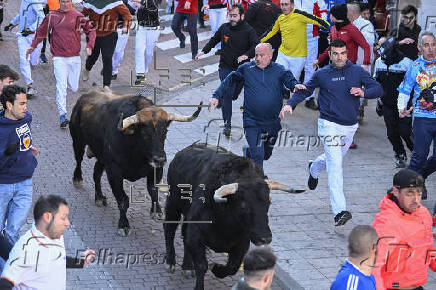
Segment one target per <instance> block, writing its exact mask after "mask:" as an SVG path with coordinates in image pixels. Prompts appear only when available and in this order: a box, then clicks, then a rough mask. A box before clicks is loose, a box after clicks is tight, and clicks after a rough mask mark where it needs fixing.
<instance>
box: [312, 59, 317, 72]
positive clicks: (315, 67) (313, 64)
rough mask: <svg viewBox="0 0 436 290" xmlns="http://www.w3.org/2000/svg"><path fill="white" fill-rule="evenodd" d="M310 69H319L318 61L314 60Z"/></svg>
mask: <svg viewBox="0 0 436 290" xmlns="http://www.w3.org/2000/svg"><path fill="white" fill-rule="evenodd" d="M312 67H313V69H315V70H317V69H318V67H319V63H318V60H315V61H314V62H313V63H312Z"/></svg>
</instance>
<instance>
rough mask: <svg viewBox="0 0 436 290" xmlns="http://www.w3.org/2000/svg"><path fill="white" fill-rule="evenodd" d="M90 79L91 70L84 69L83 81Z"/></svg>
mask: <svg viewBox="0 0 436 290" xmlns="http://www.w3.org/2000/svg"><path fill="white" fill-rule="evenodd" d="M87 80H89V70H86V69H84V70H83V74H82V81H84V82H86V81H87Z"/></svg>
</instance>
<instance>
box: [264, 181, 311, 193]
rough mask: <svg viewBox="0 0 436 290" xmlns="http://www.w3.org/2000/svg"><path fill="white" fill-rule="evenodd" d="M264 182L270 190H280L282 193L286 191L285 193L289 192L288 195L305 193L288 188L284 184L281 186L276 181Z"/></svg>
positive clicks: (302, 190)
mask: <svg viewBox="0 0 436 290" xmlns="http://www.w3.org/2000/svg"><path fill="white" fill-rule="evenodd" d="M265 182H266V184H268V187H269V189H270V190H282V191H286V192H289V193H302V192H305V190H304V189H294V188H290V187H289V186H287V185H286V184H283V183H280V182H277V181H273V180H268V179H265Z"/></svg>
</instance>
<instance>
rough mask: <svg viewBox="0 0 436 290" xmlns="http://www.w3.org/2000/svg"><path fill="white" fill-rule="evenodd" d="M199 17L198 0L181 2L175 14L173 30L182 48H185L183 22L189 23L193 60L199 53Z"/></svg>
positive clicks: (183, 0)
mask: <svg viewBox="0 0 436 290" xmlns="http://www.w3.org/2000/svg"><path fill="white" fill-rule="evenodd" d="M197 17H198V1H197V0H180V1H179V4H178V5H177V8H176V13H174V17H173V21H172V23H171V29H172V30H173V31H174V34H175V35H176V36H177V38H178V39H179V40H180V48H185V39H186V37H185V35H184V34H183V33H182V30H181V26H182V24H183V21H184V20H185V19H187V21H188V31H189V37H190V38H191V53H192V59H195V56H196V55H197V52H198V36H197Z"/></svg>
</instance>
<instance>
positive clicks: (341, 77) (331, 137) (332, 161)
mask: <svg viewBox="0 0 436 290" xmlns="http://www.w3.org/2000/svg"><path fill="white" fill-rule="evenodd" d="M329 55H330V60H331V62H332V63H331V64H330V65H328V66H325V67H324V68H322V69H320V70H318V71H317V72H315V74H314V75H313V77H312V79H311V80H310V81H309V82H308V83H307V84H306V86H307V90H304V91H298V92H297V93H296V94H294V95H293V96H292V98H291V99H290V100H289V101H288V104H287V105H286V106H284V107H283V109H282V111H281V113H280V116H281V117H282V118H284V115H285V113H286V112H289V113H290V114H291V115H292V110H293V109H292V108H295V106H297V104H298V103H300V102H301V101H303V100H304V98H306V97H308V96H310V94H312V92H313V91H314V90H315V88H317V87H319V88H320V90H319V95H318V104H319V108H320V116H319V119H318V136H319V138H320V139H321V142H322V143H323V145H324V154H322V155H320V156H318V157H317V158H316V159H315V161H313V162H310V163H309V180H308V186H309V189H310V190H314V189H315V188H316V186H317V185H318V176H319V174H320V173H321V172H322V171H324V170H326V169H327V174H328V187H329V194H330V202H331V205H332V211H333V215H334V220H335V225H336V226H341V225H344V224H345V223H346V222H347V221H348V220H350V219H351V213H350V212H348V211H347V210H346V202H345V196H344V192H343V176H342V159H343V157H344V156H345V154H346V153H347V150H348V148H349V147H350V144H351V142H352V141H353V136H354V133H355V132H356V130H357V126H358V123H357V116H358V113H359V106H360V101H359V98H368V99H375V98H378V97H380V96H382V95H383V89H382V87H381V86H380V84H379V83H378V82H376V81H375V80H374V79H373V78H372V77H371V76H370V75H369V73H368V72H367V71H365V70H364V69H363V68H362V67H361V66H359V65H355V64H353V63H351V62H350V61H349V60H347V47H346V44H345V42H344V41H343V40H341V39H335V40H333V41H332V42H331V43H330V52H329ZM362 87H364V88H365V89H362Z"/></svg>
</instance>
